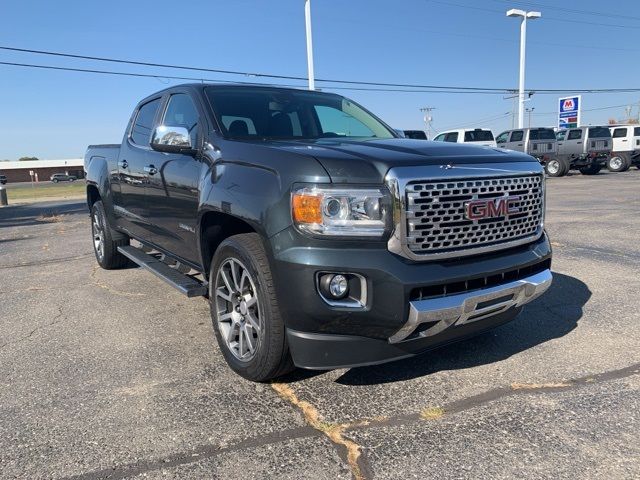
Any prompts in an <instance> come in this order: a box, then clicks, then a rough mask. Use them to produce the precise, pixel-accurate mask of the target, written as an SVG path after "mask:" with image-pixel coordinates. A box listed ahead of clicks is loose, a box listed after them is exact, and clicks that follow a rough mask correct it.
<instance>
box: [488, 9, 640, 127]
mask: <svg viewBox="0 0 640 480" xmlns="http://www.w3.org/2000/svg"><path fill="white" fill-rule="evenodd" d="M492 1H493V2H494V3H510V4H516V5H517V4H519V5H526V6H527V8H548V9H550V10H558V11H560V12H567V13H575V14H578V15H593V16H596V17H609V18H623V19H625V20H639V21H640V17H630V16H628V15H620V14H615V13H606V12H596V11H593V10H591V11H590V10H575V9H572V8H563V7H558V6H556V5H549V4H548V3H532V2H522V1H519V0H492ZM534 115H535V114H534Z"/></svg>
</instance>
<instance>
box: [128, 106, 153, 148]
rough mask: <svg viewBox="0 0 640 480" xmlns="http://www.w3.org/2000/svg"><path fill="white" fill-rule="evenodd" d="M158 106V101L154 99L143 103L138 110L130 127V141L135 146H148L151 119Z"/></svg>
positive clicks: (151, 126)
mask: <svg viewBox="0 0 640 480" xmlns="http://www.w3.org/2000/svg"><path fill="white" fill-rule="evenodd" d="M159 106H160V99H159V98H156V99H155V100H151V101H150V102H148V103H145V104H144V105H142V106H141V107H140V109H139V110H138V114H137V115H136V119H135V120H134V122H133V126H132V127H131V133H130V137H131V141H132V142H133V143H135V144H136V145H142V146H145V147H146V146H148V145H149V140H150V139H151V129H152V128H153V119H154V118H155V116H156V112H157V111H158V107H159Z"/></svg>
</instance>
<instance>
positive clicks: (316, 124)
mask: <svg viewBox="0 0 640 480" xmlns="http://www.w3.org/2000/svg"><path fill="white" fill-rule="evenodd" d="M205 92H206V95H207V98H208V99H209V101H210V102H211V105H212V107H213V110H214V112H215V115H216V117H217V119H218V122H219V123H220V124H221V125H222V127H223V129H224V133H225V134H226V135H228V136H230V137H233V138H244V139H249V138H261V139H281V140H301V139H316V138H395V135H394V134H393V133H392V132H391V131H390V130H389V129H388V128H387V127H386V126H385V125H384V124H383V123H382V122H381V121H380V120H378V119H377V118H376V117H374V116H373V115H372V114H370V113H368V112H367V111H366V110H364V109H363V108H362V107H360V106H359V105H357V104H356V103H354V102H352V101H351V100H349V99H346V98H344V97H341V96H339V95H333V94H326V93H319V92H309V91H303V90H300V91H296V90H276V89H273V90H272V89H261V88H255V89H252V88H233V87H230V88H225V87H209V88H206V89H205Z"/></svg>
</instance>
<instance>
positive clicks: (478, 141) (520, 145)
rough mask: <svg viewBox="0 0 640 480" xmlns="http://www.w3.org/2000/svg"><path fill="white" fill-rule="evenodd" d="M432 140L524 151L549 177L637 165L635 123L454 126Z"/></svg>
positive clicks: (639, 151) (639, 146)
mask: <svg viewBox="0 0 640 480" xmlns="http://www.w3.org/2000/svg"><path fill="white" fill-rule="evenodd" d="M410 132H413V131H410ZM405 135H406V136H409V137H410V138H418V137H415V136H413V135H407V134H406V133H405ZM433 140H434V141H436V142H453V143H469V144H474V145H480V146H485V147H494V148H504V149H509V150H516V151H520V152H525V153H528V154H529V155H531V156H533V157H535V158H537V159H538V160H539V161H540V163H541V164H542V165H544V168H545V171H546V172H547V175H549V176H550V177H561V176H563V175H566V174H567V173H568V172H569V170H579V171H580V173H582V174H584V175H595V174H596V173H598V172H599V171H600V170H601V169H602V168H603V167H607V168H608V169H609V170H610V171H612V172H624V171H626V170H628V169H629V168H630V167H631V166H632V165H635V166H636V167H637V168H639V169H640V126H638V125H608V126H588V127H577V128H568V129H559V130H557V131H556V130H554V129H552V128H545V127H541V128H518V129H513V130H507V131H504V132H502V133H501V134H500V135H498V136H497V137H495V138H494V136H493V132H491V130H486V129H482V128H475V129H455V130H447V131H446V132H442V133H440V134H438V135H437V136H436V137H434V139H433Z"/></svg>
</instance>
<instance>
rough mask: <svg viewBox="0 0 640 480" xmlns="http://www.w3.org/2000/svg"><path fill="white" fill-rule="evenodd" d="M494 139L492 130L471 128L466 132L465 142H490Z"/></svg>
mask: <svg viewBox="0 0 640 480" xmlns="http://www.w3.org/2000/svg"><path fill="white" fill-rule="evenodd" d="M491 140H493V133H491V130H469V131H466V132H464V141H465V142H490V141H491Z"/></svg>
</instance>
